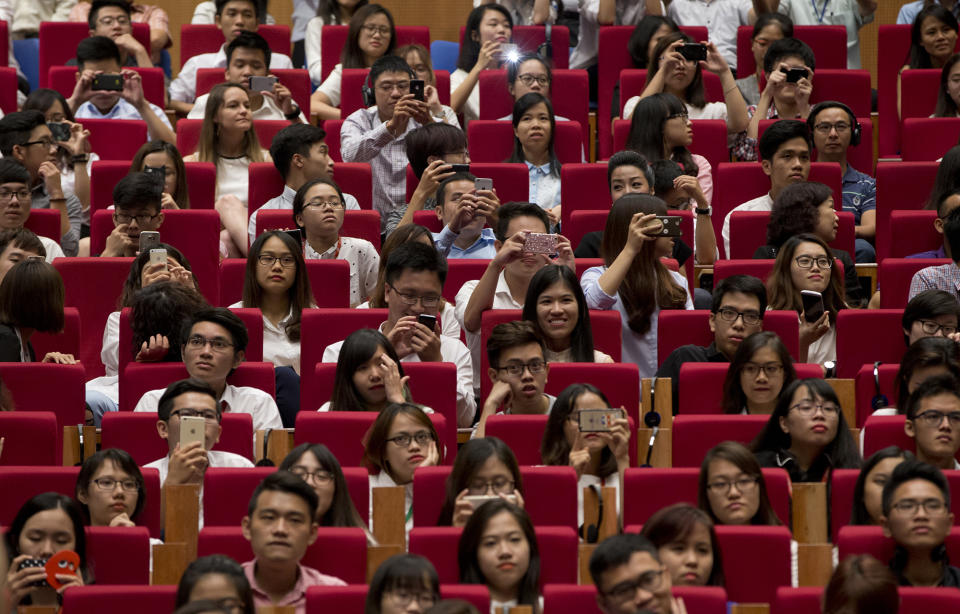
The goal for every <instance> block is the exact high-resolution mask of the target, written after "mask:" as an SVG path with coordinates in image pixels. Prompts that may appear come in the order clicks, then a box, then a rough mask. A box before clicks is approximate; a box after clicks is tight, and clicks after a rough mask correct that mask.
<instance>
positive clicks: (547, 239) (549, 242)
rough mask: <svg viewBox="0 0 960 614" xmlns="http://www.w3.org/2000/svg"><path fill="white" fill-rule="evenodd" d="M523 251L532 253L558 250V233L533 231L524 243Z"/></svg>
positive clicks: (547, 252) (546, 252) (550, 252)
mask: <svg viewBox="0 0 960 614" xmlns="http://www.w3.org/2000/svg"><path fill="white" fill-rule="evenodd" d="M523 251H525V252H529V253H532V254H553V253H555V252H556V251H557V235H549V234H543V233H538V232H532V233H530V234H528V235H527V239H526V241H524V243H523Z"/></svg>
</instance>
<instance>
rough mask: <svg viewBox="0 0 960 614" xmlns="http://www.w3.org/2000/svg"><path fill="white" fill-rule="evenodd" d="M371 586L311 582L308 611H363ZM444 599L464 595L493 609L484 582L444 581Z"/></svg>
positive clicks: (479, 607)
mask: <svg viewBox="0 0 960 614" xmlns="http://www.w3.org/2000/svg"><path fill="white" fill-rule="evenodd" d="M369 590H370V587H369V586H367V585H366V584H358V585H350V586H311V587H310V588H308V589H307V611H308V612H362V611H363V606H364V604H365V603H366V599H367V592H369ZM440 594H441V595H442V596H443V598H444V599H462V600H464V601H466V602H468V603H470V604H471V605H473V606H474V607H475V608H477V611H478V612H489V611H490V593H489V591H488V590H487V587H486V585H484V584H441V585H440Z"/></svg>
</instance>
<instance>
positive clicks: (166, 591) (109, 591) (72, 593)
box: [62, 584, 177, 614]
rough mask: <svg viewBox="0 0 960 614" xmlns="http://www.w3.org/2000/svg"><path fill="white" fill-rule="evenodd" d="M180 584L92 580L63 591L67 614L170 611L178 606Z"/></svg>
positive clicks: (159, 613) (64, 609)
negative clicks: (123, 583) (176, 604)
mask: <svg viewBox="0 0 960 614" xmlns="http://www.w3.org/2000/svg"><path fill="white" fill-rule="evenodd" d="M176 596H177V587H176V586H173V585H155V586H110V585H101V584H91V585H89V586H77V587H74V588H71V589H70V590H68V591H64V593H63V610H62V611H63V613H64V614H86V613H87V612H138V613H139V614H169V612H172V611H173V610H174V609H175V607H174V604H175V603H176Z"/></svg>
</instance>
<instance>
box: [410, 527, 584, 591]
mask: <svg viewBox="0 0 960 614" xmlns="http://www.w3.org/2000/svg"><path fill="white" fill-rule="evenodd" d="M534 529H535V531H536V534H537V545H538V547H539V550H540V586H543V585H545V584H556V583H561V584H573V583H575V582H576V581H577V547H578V541H579V540H578V539H577V534H576V532H575V531H574V530H573V529H572V528H571V527H548V526H539V527H534ZM462 531H463V530H462V529H459V528H457V527H414V528H413V530H412V531H410V548H409V550H410V552H411V553H412V554H419V555H422V556H425V557H427V558H428V559H430V562H432V563H433V566H434V567H436V568H437V574H438V575H439V576H440V582H441V583H444V582H456V581H457V580H458V579H459V577H460V572H459V569H460V566H459V565H458V563H457V544H458V543H459V541H460V533H461V532H462Z"/></svg>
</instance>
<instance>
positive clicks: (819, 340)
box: [767, 234, 847, 364]
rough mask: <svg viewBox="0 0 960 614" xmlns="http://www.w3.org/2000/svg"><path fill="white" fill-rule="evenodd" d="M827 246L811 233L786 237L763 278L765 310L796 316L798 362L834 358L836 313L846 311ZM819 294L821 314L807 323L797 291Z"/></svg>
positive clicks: (831, 254) (820, 362) (841, 285)
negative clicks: (790, 312)
mask: <svg viewBox="0 0 960 614" xmlns="http://www.w3.org/2000/svg"><path fill="white" fill-rule="evenodd" d="M833 264H834V258H833V253H832V252H831V251H830V246H828V245H827V244H826V243H824V242H823V239H821V238H820V237H818V236H816V235H812V234H801V235H796V236H793V237H790V238H789V239H787V241H786V242H785V243H784V244H783V246H782V247H781V248H780V253H779V254H777V260H776V263H775V264H774V265H773V272H772V273H770V277H769V278H768V279H767V296H768V297H769V305H768V309H792V310H794V311H796V312H797V313H798V314H799V316H800V356H799V358H800V360H799V362H809V363H816V364H823V363H825V362H827V361H830V360H836V359H837V326H836V323H837V312H838V311H840V310H841V309H846V308H847V305H846V303H845V302H844V298H843V280H842V279H841V277H840V276H839V275H833ZM803 290H809V291H813V292H819V293H820V294H821V296H822V298H823V309H824V311H823V314H822V315H821V316H820V317H818V318H817V319H816V320H815V321H813V322H808V321H807V319H806V317H805V315H804V311H803V300H802V298H801V294H800V293H801V292H802V291H803Z"/></svg>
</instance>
